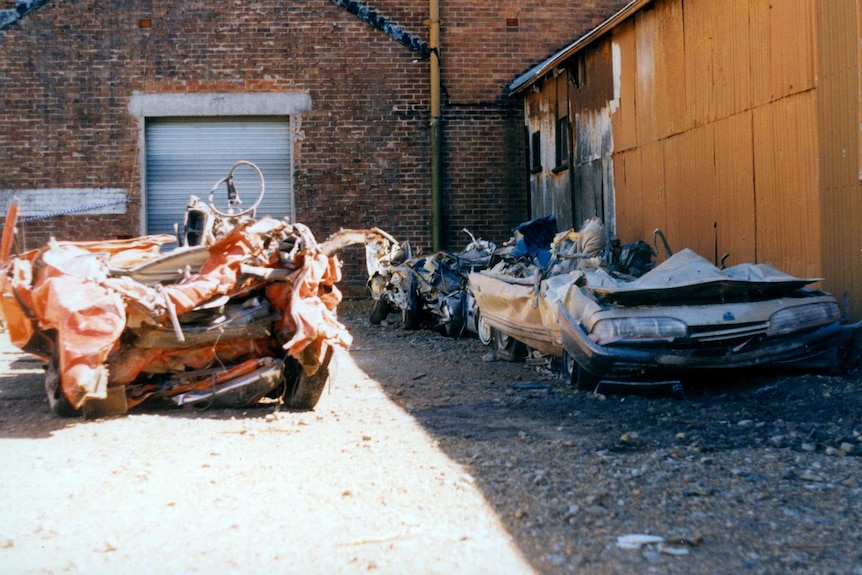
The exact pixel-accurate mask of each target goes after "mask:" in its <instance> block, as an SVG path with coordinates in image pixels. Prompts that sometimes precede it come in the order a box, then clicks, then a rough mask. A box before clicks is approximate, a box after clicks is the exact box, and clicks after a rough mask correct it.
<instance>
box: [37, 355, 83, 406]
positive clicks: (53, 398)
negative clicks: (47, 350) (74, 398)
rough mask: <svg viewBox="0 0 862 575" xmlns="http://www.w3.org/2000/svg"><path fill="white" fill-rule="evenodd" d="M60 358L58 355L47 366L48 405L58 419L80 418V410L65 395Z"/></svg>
mask: <svg viewBox="0 0 862 575" xmlns="http://www.w3.org/2000/svg"><path fill="white" fill-rule="evenodd" d="M59 366H60V358H58V357H57V356H56V354H55V355H54V356H53V357H52V358H51V361H49V362H48V365H47V366H45V394H46V395H47V396H48V405H49V406H50V408H51V413H53V414H54V415H56V416H57V417H78V416H80V415H81V410H80V409H75V408H74V407H73V406H72V404H71V403H70V402H69V399H68V398H67V397H66V394H65V393H63V385H62V382H61V380H60V367H59Z"/></svg>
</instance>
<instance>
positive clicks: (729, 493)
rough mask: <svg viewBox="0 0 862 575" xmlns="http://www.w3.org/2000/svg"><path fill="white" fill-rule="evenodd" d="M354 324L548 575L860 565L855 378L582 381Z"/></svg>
mask: <svg viewBox="0 0 862 575" xmlns="http://www.w3.org/2000/svg"><path fill="white" fill-rule="evenodd" d="M355 311H356V312H358V311H359V310H355ZM349 325H350V329H351V331H352V333H353V334H354V336H355V337H356V345H355V348H354V352H353V354H354V357H355V358H356V362H357V364H358V365H359V366H360V367H361V368H362V369H363V370H365V371H366V372H367V373H369V374H370V375H371V376H372V377H373V378H374V379H376V380H377V381H379V382H381V384H382V386H383V388H384V390H385V391H386V393H387V394H388V395H389V396H390V397H392V399H393V401H395V402H396V403H397V404H398V405H400V406H401V407H403V408H404V409H405V410H406V411H407V412H408V413H410V414H411V415H413V417H415V418H416V419H417V421H419V422H420V423H421V424H422V425H423V427H424V428H425V429H426V430H427V431H428V432H429V433H430V434H431V435H432V436H434V437H435V438H436V439H437V441H438V442H439V444H440V446H441V448H442V449H443V450H444V451H445V453H446V454H447V455H448V456H449V457H450V458H451V459H452V460H454V461H456V462H458V463H459V464H461V465H462V466H464V468H465V469H466V470H467V471H468V472H469V473H470V475H471V476H472V477H474V478H475V480H476V483H477V485H478V486H479V487H480V488H481V490H482V492H483V493H484V496H485V498H486V499H487V501H488V502H489V503H490V505H491V506H492V507H493V508H494V509H495V511H496V513H497V515H498V516H499V517H500V518H501V520H502V521H503V522H504V524H505V525H506V528H507V529H508V530H509V532H510V533H511V534H512V536H513V537H514V538H515V541H516V542H517V544H518V546H519V547H520V548H521V550H522V552H523V553H524V554H525V556H526V557H527V558H528V559H529V561H530V563H531V564H532V565H533V567H534V568H535V569H536V570H537V571H539V572H543V573H597V574H604V573H685V574H714V573H775V574H787V573H820V574H827V573H857V574H862V527H860V519H862V504H860V495H862V474H860V463H862V458H860V454H862V421H860V415H862V407H860V399H862V388H860V385H859V379H858V376H853V375H851V376H849V377H837V376H824V375H811V374H808V375H800V374H795V375H788V374H784V375H779V374H771V375H768V376H760V377H758V378H750V379H740V378H738V377H736V378H734V377H729V378H728V379H727V380H724V381H721V380H717V381H712V382H708V383H707V382H699V384H693V385H690V386H688V387H686V388H685V390H684V392H683V393H682V394H681V395H677V396H664V397H642V396H636V395H610V394H609V395H602V394H594V393H579V392H577V391H576V390H574V389H572V388H571V387H569V386H568V385H567V384H566V383H565V382H563V381H562V379H561V378H560V377H558V376H557V375H555V374H554V373H552V372H550V371H549V370H547V369H541V368H537V367H535V366H534V367H527V366H525V365H524V364H512V363H506V362H492V363H489V362H487V361H482V358H483V357H485V359H486V360H487V359H488V358H487V354H488V349H487V348H484V347H482V346H481V345H480V344H479V343H478V341H476V340H473V339H462V340H451V339H446V338H444V337H442V336H439V335H437V334H434V333H432V332H427V331H420V332H412V333H411V332H405V331H403V330H400V329H397V328H396V327H392V326H390V327H387V326H371V325H370V324H369V323H368V322H367V321H366V320H365V318H364V316H363V315H362V314H361V313H353V314H352V315H350V316H349ZM387 358H388V359H387ZM600 391H601V390H600ZM629 535H651V536H654V537H656V538H661V539H663V542H661V543H658V542H656V543H645V544H643V545H640V544H639V543H640V541H642V539H638V538H627V537H626V536H629ZM627 542H631V543H632V545H631V546H630V547H634V548H628V547H627V546H625V545H624V544H625V543H627Z"/></svg>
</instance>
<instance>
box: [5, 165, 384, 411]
mask: <svg viewBox="0 0 862 575" xmlns="http://www.w3.org/2000/svg"><path fill="white" fill-rule="evenodd" d="M241 165H247V166H250V167H251V168H253V169H254V170H255V171H256V172H257V174H258V176H259V178H260V193H259V197H258V200H257V201H256V202H255V203H254V204H253V205H252V207H251V208H248V209H245V210H242V211H240V210H238V209H237V208H238V206H239V205H240V203H241V201H240V200H239V196H238V194H237V192H236V189H235V186H234V184H233V180H232V177H233V173H234V170H235V169H236V168H237V167H239V166H241ZM223 183H226V184H227V187H228V195H229V201H230V205H231V208H230V209H228V210H227V211H221V210H220V209H219V208H217V207H216V205H215V203H214V202H213V193H214V192H215V191H216V189H218V188H219V187H220V186H221V184H223ZM262 196H263V176H262V175H261V174H260V171H259V170H258V169H257V167H256V166H254V165H253V164H250V163H248V162H240V163H238V164H237V165H235V166H234V167H233V168H232V169H231V171H230V174H229V175H228V177H227V178H225V179H223V180H221V181H220V182H219V183H218V184H216V186H214V187H213V191H212V192H211V193H210V198H209V201H208V202H204V201H201V200H200V199H199V198H197V197H195V196H191V197H190V199H189V204H188V207H187V209H186V217H185V222H184V228H183V233H182V235H179V234H178V236H179V237H177V238H175V237H174V236H171V235H167V234H162V235H148V236H143V237H140V238H135V239H130V240H111V241H101V242H99V241H97V242H61V241H51V242H50V243H49V244H48V245H46V246H44V247H43V248H41V249H38V250H32V251H28V252H26V253H23V254H20V255H18V256H16V257H10V251H11V244H12V241H11V239H10V238H11V230H12V229H13V228H14V224H15V221H14V220H15V214H16V210H17V208H14V207H13V208H11V209H10V211H9V214H8V215H7V220H6V224H5V229H4V234H3V241H2V245H0V258H2V267H0V310H2V313H3V316H4V318H5V322H6V327H7V330H8V334H9V337H10V339H11V341H12V343H13V344H14V345H16V346H17V347H19V348H20V349H22V350H24V351H26V352H28V353H31V354H33V355H34V356H36V357H39V358H40V359H42V360H44V361H45V364H46V375H45V387H46V391H47V395H48V400H49V404H50V406H51V409H52V411H53V412H54V413H55V414H57V415H60V416H76V415H84V416H86V417H97V416H102V415H109V414H120V413H125V412H126V411H127V410H128V409H130V408H134V407H136V406H138V405H141V404H143V403H148V404H151V405H153V404H155V405H159V404H165V403H167V404H168V405H171V406H185V405H193V406H210V405H218V406H224V407H245V406H248V405H252V404H255V403H257V402H259V401H261V400H263V399H264V398H271V399H272V400H275V401H278V400H279V399H281V400H282V401H283V402H284V404H286V405H287V406H288V407H292V408H299V409H312V408H314V406H315V405H316V404H317V401H318V399H319V397H320V394H321V392H322V390H323V388H324V386H325V384H326V381H327V377H328V366H329V362H330V360H331V358H332V349H333V346H341V347H345V348H346V347H348V346H349V345H350V342H351V336H350V334H349V333H348V332H347V329H346V328H345V327H344V326H343V325H342V324H341V323H340V322H339V321H338V319H337V306H338V304H339V302H340V301H341V293H340V291H339V290H338V288H337V287H336V285H335V284H336V283H337V282H338V281H339V280H340V279H341V263H340V261H339V260H338V258H337V257H336V255H335V252H336V251H337V250H338V249H340V248H342V247H344V246H346V245H348V244H350V243H357V242H363V241H365V239H366V237H368V234H373V233H374V232H370V231H369V232H364V231H350V230H346V231H342V232H339V233H336V234H334V235H333V236H332V237H330V238H329V239H327V240H326V241H325V242H322V243H318V242H317V241H316V240H315V238H314V236H313V234H312V232H311V231H310V230H309V229H308V227H306V226H304V225H302V224H299V223H291V222H289V221H287V220H286V219H283V220H278V219H274V218H271V217H268V216H265V217H263V218H261V219H256V218H255V216H254V211H255V209H256V208H257V206H258V205H259V204H260V199H261V198H262ZM173 242H177V243H178V247H176V248H174V249H172V250H168V251H165V247H166V246H168V245H169V244H171V243H173Z"/></svg>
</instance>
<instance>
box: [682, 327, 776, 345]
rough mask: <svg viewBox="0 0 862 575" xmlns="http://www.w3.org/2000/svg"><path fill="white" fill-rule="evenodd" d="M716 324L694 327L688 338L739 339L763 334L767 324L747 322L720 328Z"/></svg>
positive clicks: (706, 339) (703, 339)
mask: <svg viewBox="0 0 862 575" xmlns="http://www.w3.org/2000/svg"><path fill="white" fill-rule="evenodd" d="M716 327H717V326H706V327H703V328H701V330H700V331H697V330H696V328H695V330H694V331H692V332H691V334H690V336H689V337H690V338H691V339H692V340H694V341H699V342H700V341H726V340H732V339H739V338H744V337H752V336H755V335H763V334H765V333H766V332H767V330H768V328H769V324H768V323H767V322H757V323H748V324H743V325H734V326H729V327H725V328H722V329H716Z"/></svg>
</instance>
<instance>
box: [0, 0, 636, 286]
mask: <svg viewBox="0 0 862 575" xmlns="http://www.w3.org/2000/svg"><path fill="white" fill-rule="evenodd" d="M363 4H366V5H369V6H373V7H374V8H375V9H376V10H377V12H379V13H380V14H382V15H385V16H386V17H387V18H388V19H389V21H391V22H393V23H396V24H398V25H399V26H401V27H402V28H403V29H404V30H406V31H408V32H410V33H412V34H414V35H416V36H418V37H421V38H422V39H423V40H427V18H428V3H427V1H425V0H380V1H376V0H372V1H370V2H365V3H363ZM623 4H624V2H622V1H604V2H581V3H572V2H562V1H559V2H541V3H538V2H523V1H521V2H514V1H500V2H479V1H475V0H470V1H467V0H459V2H449V1H447V0H442V1H441V8H442V17H441V20H442V43H443V49H442V65H443V70H442V73H443V84H444V89H445V97H444V110H443V115H444V123H443V130H444V134H443V138H444V144H445V154H444V158H443V160H444V162H443V165H444V178H443V183H444V200H445V203H446V205H445V213H444V215H445V220H444V223H445V230H446V236H445V243H446V245H447V246H448V247H453V248H457V247H460V246H463V245H464V244H465V243H466V242H465V240H466V236H465V235H464V234H462V233H461V231H460V230H461V228H463V227H467V228H469V229H470V230H471V231H473V232H474V233H475V234H476V235H478V236H481V237H483V238H486V239H491V240H493V241H496V242H502V241H503V240H505V239H506V238H508V235H509V228H510V227H511V226H512V225H514V224H516V223H518V222H519V221H522V220H523V219H525V218H526V217H527V216H528V213H527V206H528V203H527V201H526V188H525V186H524V178H523V151H522V148H523V144H522V141H521V140H522V133H521V125H522V123H523V121H522V119H521V118H520V113H521V112H520V109H516V108H513V106H512V104H511V103H510V102H508V100H507V98H506V95H505V87H506V86H507V85H508V84H509V83H510V82H511V81H512V80H513V79H514V78H515V77H517V76H518V75H519V74H520V73H522V72H523V71H525V70H526V69H527V68H529V67H530V66H532V65H534V64H536V63H537V62H539V61H541V60H542V59H544V58H545V57H547V56H548V55H549V54H550V53H551V52H553V51H554V50H556V49H558V48H560V47H562V46H564V45H565V44H567V43H569V42H570V41H571V40H573V39H574V38H575V37H577V36H578V35H580V34H581V33H582V32H584V31H586V30H587V29H589V28H592V27H593V26H594V25H596V24H597V23H599V22H600V21H601V20H602V19H603V18H604V17H607V16H609V15H610V14H612V13H613V12H614V11H615V10H616V9H617V8H618V7H619V6H621V5H623ZM0 7H3V6H0ZM143 20H149V21H150V22H151V27H148V28H142V27H140V23H141V21H143ZM0 50H2V53H3V56H2V57H0V77H2V78H3V81H2V82H0V150H2V155H0V156H2V161H3V163H4V165H3V169H2V170H0V190H6V191H7V192H6V193H9V192H8V191H14V190H24V189H42V188H76V189H79V188H123V189H126V190H128V196H129V198H130V199H131V203H130V204H129V205H128V206H127V209H126V213H124V214H111V215H103V216H98V215H83V214H79V215H66V216H61V217H53V218H47V219H44V220H36V221H32V222H28V223H26V224H22V225H21V227H20V230H21V232H22V233H21V234H20V235H19V239H20V240H21V241H23V242H24V243H25V246H26V247H28V248H29V247H38V246H39V245H41V243H43V242H44V241H45V240H46V239H47V238H48V237H49V236H51V235H53V236H56V237H57V238H60V239H101V238H110V237H128V236H133V235H137V234H138V233H139V231H140V217H141V211H140V198H141V190H140V167H139V165H138V137H139V134H138V129H139V126H138V123H137V119H136V118H134V117H133V116H132V115H131V114H130V113H129V110H128V103H129V99H130V97H131V95H132V94H133V93H135V92H143V93H151V94H152V93H194V92H236V93H247V92H272V91H276V92H279V91H294V90H298V91H308V92H309V93H310V95H311V97H312V102H313V104H312V110H311V111H310V112H308V113H304V114H302V117H301V128H300V134H301V141H299V142H297V147H296V157H295V170H296V171H295V194H296V207H297V217H298V219H299V221H302V222H303V223H306V224H308V225H309V226H310V227H311V229H312V230H313V231H314V232H315V234H316V235H317V236H318V237H321V238H322V237H325V236H326V235H328V234H329V233H331V232H332V231H335V230H337V229H338V228H340V227H366V226H380V227H383V228H385V229H387V230H388V231H390V232H391V233H392V234H394V235H395V236H396V237H399V238H403V239H410V240H411V241H412V242H413V243H414V244H416V245H419V246H422V247H424V248H425V249H426V250H427V249H429V248H430V243H431V242H430V238H431V211H430V204H431V192H430V183H429V180H430V168H429V144H428V139H429V130H428V100H429V85H428V84H429V81H428V64H427V62H420V63H415V62H414V60H415V59H416V57H417V54H416V53H414V52H411V51H410V50H409V49H408V48H406V47H405V46H403V45H402V44H399V43H398V42H395V41H394V40H392V39H391V38H389V37H387V36H386V35H385V34H384V33H382V32H381V31H379V30H377V29H375V28H373V27H372V26H370V25H369V24H367V23H365V22H363V21H361V20H360V19H359V18H357V17H356V16H354V15H353V14H351V13H350V12H349V11H347V10H345V9H344V8H343V7H342V6H339V5H338V4H337V3H336V2H333V1H332V0H292V1H291V2H277V1H275V0H259V1H253V2H225V1H222V0H219V1H216V0H206V1H204V0H184V1H183V2H173V1H160V0H136V1H131V0H117V1H113V2H104V1H93V0H81V1H78V2H60V1H54V0H49V1H48V2H47V3H46V4H45V5H43V6H42V7H40V8H38V9H36V10H34V11H32V12H30V13H29V14H27V15H26V16H25V17H23V18H21V19H20V20H18V21H16V22H14V23H13V24H11V25H10V26H8V27H7V28H5V29H4V30H2V31H0ZM361 257H362V253H361V250H358V249H351V250H348V251H347V252H346V253H345V258H344V259H345V272H346V281H347V283H352V284H355V285H361V283H362V282H363V277H364V269H363V266H362V262H361Z"/></svg>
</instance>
